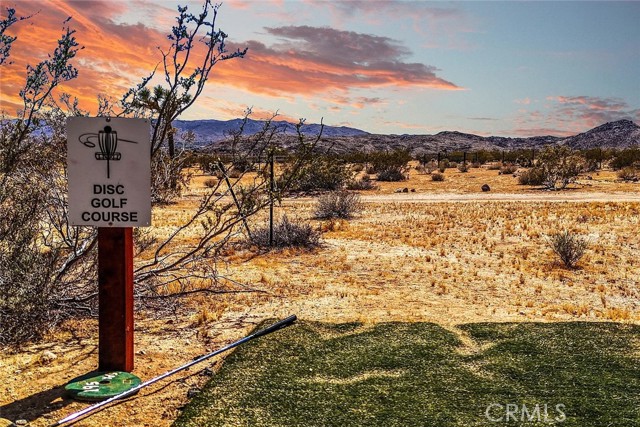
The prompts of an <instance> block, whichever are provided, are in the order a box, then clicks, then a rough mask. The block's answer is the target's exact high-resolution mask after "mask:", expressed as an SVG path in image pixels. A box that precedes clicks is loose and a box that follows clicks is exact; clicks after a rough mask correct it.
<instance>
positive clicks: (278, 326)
mask: <svg viewBox="0 0 640 427" xmlns="http://www.w3.org/2000/svg"><path fill="white" fill-rule="evenodd" d="M296 319H297V317H296V315H295V314H294V315H291V316H289V317H287V318H286V319H283V320H281V321H279V322H277V323H274V324H273V325H271V326H269V327H268V328H265V329H262V330H260V331H258V332H256V333H254V334H251V335H248V336H246V337H244V338H242V339H241V340H238V341H236V342H233V343H231V344H229V345H227V346H225V347H222V348H220V349H218V350H216V351H214V352H212V353H208V354H205V355H203V356H200V357H198V358H196V359H194V360H192V361H191V362H189V363H187V364H184V365H182V366H179V367H177V368H175V369H173V370H171V371H169V372H165V373H164V374H162V375H159V376H157V377H155V378H151V379H150V380H147V381H145V382H143V383H141V384H140V385H138V386H136V387H134V388H132V389H131V390H127V391H125V392H123V393H120V394H118V395H116V396H113V397H110V398H109V399H107V400H103V401H102V402H100V403H96V404H95V405H92V406H89V407H87V408H85V409H83V410H81V411H78V412H75V413H73V414H71V415H69V416H67V417H65V418H63V419H61V420H60V421H58V422H57V423H55V424H52V427H54V426H60V425H63V424H67V423H71V422H73V421H79V420H80V419H81V418H82V417H84V416H85V415H87V414H90V413H92V412H94V411H96V410H97V409H100V408H102V407H104V406H106V405H108V404H110V403H111V402H114V401H116V400H119V399H123V398H125V397H127V396H131V395H133V394H135V393H137V392H138V391H139V390H140V389H143V388H145V387H147V386H149V385H151V384H153V383H156V382H158V381H160V380H163V379H165V378H167V377H170V376H171V375H174V374H176V373H178V372H180V371H183V370H185V369H188V368H190V367H191V366H193V365H196V364H198V363H200V362H204V361H205V360H207V359H210V358H212V357H213V356H216V355H218V354H220V353H224V352H225V351H228V350H231V349H232V348H235V347H237V346H239V345H241V344H244V343H246V342H247V341H251V340H252V339H255V338H258V337H261V336H263V335H267V334H270V333H272V332H275V331H277V330H279V329H282V328H285V327H287V326H289V325H291V324H292V323H293V322H295V321H296Z"/></svg>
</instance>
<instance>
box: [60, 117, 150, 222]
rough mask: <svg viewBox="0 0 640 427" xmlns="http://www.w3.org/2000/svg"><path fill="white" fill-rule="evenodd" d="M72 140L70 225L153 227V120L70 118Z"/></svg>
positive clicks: (70, 138)
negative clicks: (151, 225) (151, 136)
mask: <svg viewBox="0 0 640 427" xmlns="http://www.w3.org/2000/svg"><path fill="white" fill-rule="evenodd" d="M67 140H68V147H67V149H68V176H69V219H70V222H71V224H72V225H89V226H94V227H147V226H149V225H150V224H151V185H150V183H151V162H150V151H151V147H150V144H151V142H150V139H149V120H146V119H124V118H106V117H71V118H69V119H68V121H67Z"/></svg>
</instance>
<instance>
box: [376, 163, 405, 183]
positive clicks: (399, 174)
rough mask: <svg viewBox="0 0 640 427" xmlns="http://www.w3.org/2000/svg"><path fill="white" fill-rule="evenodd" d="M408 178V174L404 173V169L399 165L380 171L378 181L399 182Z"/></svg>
mask: <svg viewBox="0 0 640 427" xmlns="http://www.w3.org/2000/svg"><path fill="white" fill-rule="evenodd" d="M406 180H407V176H406V175H405V173H404V169H403V168H402V167H399V166H389V167H387V168H385V169H382V170H381V171H380V172H378V181H385V182H398V181H406Z"/></svg>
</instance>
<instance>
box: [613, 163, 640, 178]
mask: <svg viewBox="0 0 640 427" xmlns="http://www.w3.org/2000/svg"><path fill="white" fill-rule="evenodd" d="M617 175H618V178H619V179H621V180H623V181H637V180H638V171H636V169H635V168H634V167H631V166H628V167H626V168H622V169H620V170H619V171H618V173H617Z"/></svg>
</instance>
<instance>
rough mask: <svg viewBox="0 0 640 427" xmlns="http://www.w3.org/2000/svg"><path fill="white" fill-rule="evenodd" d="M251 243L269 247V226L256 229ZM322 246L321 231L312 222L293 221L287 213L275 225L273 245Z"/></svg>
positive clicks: (287, 246)
mask: <svg viewBox="0 0 640 427" xmlns="http://www.w3.org/2000/svg"><path fill="white" fill-rule="evenodd" d="M251 234H252V240H251V243H253V244H254V245H256V246H258V247H261V248H268V247H269V227H264V228H260V229H257V230H254V231H253V232H252V233H251ZM318 246H320V232H319V231H318V230H315V229H314V228H313V227H312V226H311V224H309V223H303V222H299V221H291V220H289V218H288V217H287V216H286V215H283V216H282V218H281V219H280V220H279V221H277V222H276V223H275V224H274V225H273V247H275V248H290V247H294V248H307V249H312V248H315V247H318Z"/></svg>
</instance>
